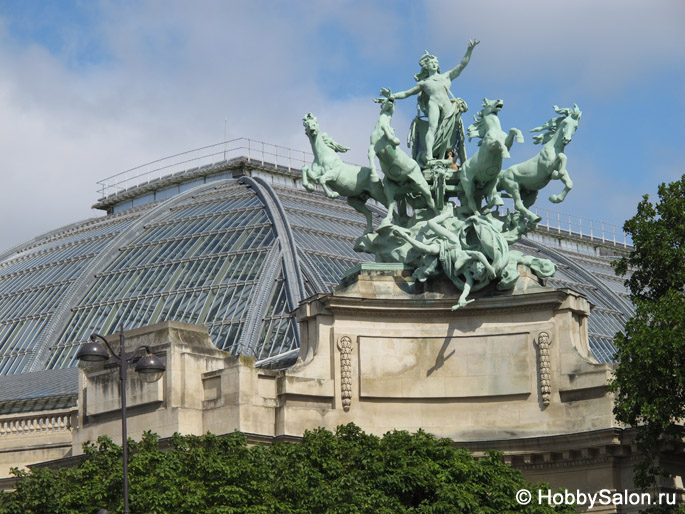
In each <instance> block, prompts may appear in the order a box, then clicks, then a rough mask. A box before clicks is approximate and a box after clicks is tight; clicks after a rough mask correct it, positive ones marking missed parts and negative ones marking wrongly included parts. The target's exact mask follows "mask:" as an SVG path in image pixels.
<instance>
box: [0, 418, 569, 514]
mask: <svg viewBox="0 0 685 514" xmlns="http://www.w3.org/2000/svg"><path fill="white" fill-rule="evenodd" d="M131 445H132V446H131V448H132V455H131V460H130V463H129V474H130V501H131V505H130V506H131V512H132V513H134V514H142V513H160V514H161V513H164V514H167V513H174V514H204V513H207V514H209V513H212V514H234V513H254V514H257V513H259V514H276V513H284V514H286V513H287V514H291V513H292V514H295V513H332V514H335V513H339V514H342V513H374V514H375V513H381V514H398V513H416V514H419V513H426V514H428V513H431V514H440V513H476V512H477V513H482V514H487V513H492V514H496V513H502V512H529V513H539V514H542V513H548V512H567V513H571V512H574V509H573V508H572V507H568V506H560V507H556V509H554V508H552V507H549V506H538V505H529V506H520V505H518V504H517V503H516V500H515V495H516V492H517V491H518V490H520V489H528V490H530V491H533V492H534V491H536V490H537V487H543V486H541V485H539V486H531V485H530V484H528V483H527V482H526V481H525V480H524V478H523V477H522V475H521V473H520V472H519V471H517V470H514V469H512V468H510V467H508V466H506V465H505V464H504V463H503V462H502V459H501V455H499V454H497V453H491V454H488V455H487V456H486V457H485V458H482V459H479V460H475V459H474V458H473V457H472V456H471V455H470V454H469V453H468V452H467V451H465V450H459V449H456V448H455V447H454V446H453V443H452V441H450V440H449V439H437V438H435V437H433V436H431V435H429V434H426V433H425V432H422V431H419V432H417V433H416V434H409V433H407V432H390V433H388V434H386V435H385V436H384V437H383V438H378V437H376V436H373V435H367V434H365V433H363V432H362V431H361V430H360V429H359V428H358V427H356V426H355V425H353V424H350V425H347V426H341V427H339V428H338V430H337V431H336V433H335V434H334V433H331V432H329V431H327V430H324V429H318V430H314V431H311V432H307V433H305V435H304V438H303V440H302V442H301V443H296V444H295V443H276V444H273V445H271V446H262V445H257V446H252V447H249V446H248V445H247V440H246V438H245V436H244V435H243V434H241V433H237V432H236V433H234V434H231V435H229V436H226V437H216V436H213V435H211V434H207V435H205V436H201V437H198V436H180V435H175V436H174V437H173V438H172V439H171V441H170V448H168V449H165V450H162V449H160V445H159V441H158V438H157V436H156V435H154V434H150V433H147V434H145V436H144V437H143V439H142V441H141V442H140V443H133V442H131ZM85 450H86V458H85V460H84V461H83V462H82V463H81V464H80V465H79V466H77V467H76V468H70V469H60V470H58V471H53V470H49V469H35V470H32V471H30V472H19V471H17V472H16V474H17V475H18V476H19V477H20V478H21V480H20V481H19V483H18V486H17V489H16V491H15V492H12V493H9V494H8V493H4V494H2V495H0V513H2V514H18V513H21V514H48V513H49V514H76V513H78V514H84V513H86V514H87V513H93V514H94V513H96V512H97V511H98V509H100V508H107V509H108V510H110V511H111V512H121V511H122V507H123V501H122V499H121V491H122V472H121V460H120V458H121V448H120V447H119V446H117V445H115V444H113V443H112V441H111V440H110V439H108V438H106V437H102V438H100V439H99V440H98V442H97V444H89V445H87V446H85ZM544 487H545V489H546V486H544ZM534 494H535V493H534Z"/></svg>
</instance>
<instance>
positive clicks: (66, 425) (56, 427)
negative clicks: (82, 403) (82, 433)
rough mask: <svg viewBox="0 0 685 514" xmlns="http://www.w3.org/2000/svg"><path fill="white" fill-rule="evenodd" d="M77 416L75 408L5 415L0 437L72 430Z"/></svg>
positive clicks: (0, 422) (1, 423)
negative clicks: (72, 409)
mask: <svg viewBox="0 0 685 514" xmlns="http://www.w3.org/2000/svg"><path fill="white" fill-rule="evenodd" d="M75 416H76V411H75V410H74V411H67V412H65V411H62V412H49V413H26V414H15V415H10V416H3V417H2V418H0V438H2V437H7V436H17V435H37V434H40V433H48V432H50V433H53V432H62V431H71V429H72V427H73V425H74V422H75V419H76V418H75Z"/></svg>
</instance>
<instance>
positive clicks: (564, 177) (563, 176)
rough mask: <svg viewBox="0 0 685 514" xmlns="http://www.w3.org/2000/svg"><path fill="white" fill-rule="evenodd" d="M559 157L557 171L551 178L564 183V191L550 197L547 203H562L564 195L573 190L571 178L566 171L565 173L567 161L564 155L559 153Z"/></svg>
mask: <svg viewBox="0 0 685 514" xmlns="http://www.w3.org/2000/svg"><path fill="white" fill-rule="evenodd" d="M558 157H559V171H555V172H554V173H553V174H552V178H555V179H559V180H561V181H562V182H563V183H564V190H563V191H562V192H561V193H559V194H558V195H552V196H550V197H549V201H550V202H552V203H560V202H563V201H564V198H566V195H567V194H568V192H569V191H570V190H571V189H573V181H572V180H571V177H570V176H569V174H568V171H566V161H567V160H568V157H566V155H565V154H563V153H560V154H559V155H558Z"/></svg>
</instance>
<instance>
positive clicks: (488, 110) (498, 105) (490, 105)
mask: <svg viewBox="0 0 685 514" xmlns="http://www.w3.org/2000/svg"><path fill="white" fill-rule="evenodd" d="M502 107H504V102H503V101H502V99H497V100H488V99H487V98H483V108H482V109H481V110H480V112H479V113H478V114H479V115H480V116H482V117H485V116H487V115H488V114H494V115H495V116H497V115H498V114H499V112H500V111H501V110H502Z"/></svg>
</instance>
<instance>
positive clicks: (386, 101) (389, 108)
mask: <svg viewBox="0 0 685 514" xmlns="http://www.w3.org/2000/svg"><path fill="white" fill-rule="evenodd" d="M373 101H374V102H376V103H377V104H381V114H389V115H390V116H392V115H393V114H394V113H395V99H394V98H389V97H387V96H386V97H384V98H374V99H373Z"/></svg>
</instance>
